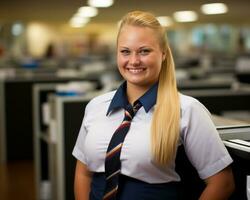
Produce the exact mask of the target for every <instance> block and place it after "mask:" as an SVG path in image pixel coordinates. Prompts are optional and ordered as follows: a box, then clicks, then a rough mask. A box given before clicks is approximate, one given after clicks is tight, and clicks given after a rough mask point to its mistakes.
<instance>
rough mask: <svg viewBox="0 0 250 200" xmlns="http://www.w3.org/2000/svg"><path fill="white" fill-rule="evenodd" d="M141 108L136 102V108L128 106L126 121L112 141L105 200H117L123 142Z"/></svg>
mask: <svg viewBox="0 0 250 200" xmlns="http://www.w3.org/2000/svg"><path fill="white" fill-rule="evenodd" d="M141 106H142V105H141V103H140V102H139V101H137V102H135V103H134V106H131V105H130V104H128V105H127V107H126V109H125V116H124V119H123V121H122V123H121V125H120V126H119V127H118V128H117V129H116V131H115V132H114V134H113V136H112V138H111V140H110V143H109V146H108V149H107V153H106V158H105V175H106V187H105V191H104V196H103V200H115V199H116V194H117V191H118V181H119V175H120V172H121V161H120V155H121V149H122V145H123V141H124V139H125V137H126V135H127V133H128V131H129V128H130V124H131V121H132V119H133V117H134V116H135V114H136V112H137V111H138V110H139V109H140V107H141Z"/></svg>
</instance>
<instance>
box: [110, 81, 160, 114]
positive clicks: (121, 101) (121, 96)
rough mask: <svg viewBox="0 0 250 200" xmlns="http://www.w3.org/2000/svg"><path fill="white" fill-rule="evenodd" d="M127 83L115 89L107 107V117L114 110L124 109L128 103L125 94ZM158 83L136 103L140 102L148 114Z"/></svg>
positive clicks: (153, 103) (154, 101)
mask: <svg viewBox="0 0 250 200" xmlns="http://www.w3.org/2000/svg"><path fill="white" fill-rule="evenodd" d="M126 88H127V82H126V81H124V82H123V83H122V84H121V85H120V87H119V88H118V89H117V91H116V93H115V95H114V97H113V98H112V100H111V103H110V105H109V108H108V111H107V115H108V114H109V113H110V112H111V111H114V110H116V109H119V108H125V107H126V106H127V105H128V104H129V102H128V99H127V94H126ZM157 89H158V83H155V84H154V85H153V86H152V87H151V88H150V89H149V90H148V91H147V92H146V93H145V94H144V95H142V96H141V97H140V98H139V99H138V101H140V102H141V104H142V106H143V107H144V109H145V111H146V112H148V111H149V110H150V109H151V108H152V107H153V106H154V105H155V104H156V99H157Z"/></svg>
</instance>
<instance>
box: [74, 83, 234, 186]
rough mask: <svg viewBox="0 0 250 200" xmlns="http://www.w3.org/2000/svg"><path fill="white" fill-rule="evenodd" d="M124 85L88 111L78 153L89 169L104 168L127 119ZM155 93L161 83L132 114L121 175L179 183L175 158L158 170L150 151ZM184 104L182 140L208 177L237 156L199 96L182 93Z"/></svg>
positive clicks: (94, 102)
mask: <svg viewBox="0 0 250 200" xmlns="http://www.w3.org/2000/svg"><path fill="white" fill-rule="evenodd" d="M124 85H125V83H124V84H123V85H122V86H121V87H120V88H119V89H118V90H117V91H113V92H109V93H106V94H104V95H101V96H98V97H95V98H94V99H92V100H91V101H90V102H89V104H88V105H87V107H86V109H85V115H84V119H83V122H82V125H81V129H80V132H79V135H78V138H77V142H76V145H75V147H74V150H73V155H74V156H75V157H76V158H77V159H78V160H80V161H81V162H82V163H84V164H86V165H87V167H88V168H89V170H90V171H93V172H104V163H105V154H106V151H107V148H108V145H109V142H110V139H111V137H112V135H113V133H114V132H115V130H116V128H117V127H118V126H119V125H120V123H121V122H122V120H123V117H124V109H123V108H121V107H119V105H122V104H125V103H127V100H126V99H125V100H124V93H125V92H124V87H126V86H124ZM156 96H157V85H155V86H154V87H152V88H151V89H150V90H149V91H148V92H147V93H146V94H144V95H143V97H141V98H140V99H139V100H141V102H142V104H143V107H142V108H140V109H139V111H138V112H137V113H136V115H135V117H134V118H133V121H132V123H131V127H130V130H129V132H128V133H127V136H126V138H125V140H124V143H123V147H122V150H121V156H120V159H121V173H122V174H124V175H127V176H130V177H133V178H136V179H139V180H142V181H145V182H148V183H165V182H171V181H180V177H179V175H178V174H177V173H176V171H175V163H174V162H173V163H170V164H169V165H168V166H166V167H160V168H159V167H158V166H157V165H155V164H154V162H153V159H152V155H151V152H150V126H151V120H152V114H153V112H154V104H155V100H156ZM119 98H120V99H119ZM122 98H123V99H122ZM121 99H122V100H121ZM180 103H181V122H180V138H181V139H180V140H181V141H180V143H182V144H183V145H184V148H185V151H186V154H187V157H188V158H189V160H190V162H191V163H192V164H193V166H194V167H195V168H196V170H197V172H198V174H199V176H200V177H201V178H202V179H205V178H207V177H209V176H212V175H214V174H216V173H217V172H219V171H220V170H222V169H224V168H225V167H226V166H228V165H229V164H230V163H231V162H232V159H231V157H230V155H229V153H228V152H227V150H226V148H225V146H224V145H223V143H222V141H221V139H220V137H219V134H218V132H217V130H216V128H215V126H214V124H213V122H212V120H211V118H210V114H209V112H208V111H207V109H206V108H205V107H204V106H203V105H202V104H201V103H200V102H199V101H198V100H196V99H194V98H192V97H189V96H186V95H182V94H180ZM117 105H118V106H117ZM107 113H108V114H107Z"/></svg>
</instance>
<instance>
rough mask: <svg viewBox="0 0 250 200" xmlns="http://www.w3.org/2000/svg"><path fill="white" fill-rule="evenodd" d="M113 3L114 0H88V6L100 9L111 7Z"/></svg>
mask: <svg viewBox="0 0 250 200" xmlns="http://www.w3.org/2000/svg"><path fill="white" fill-rule="evenodd" d="M113 3H114V1H113V0H88V5H90V6H93V7H100V8H106V7H110V6H112V5H113Z"/></svg>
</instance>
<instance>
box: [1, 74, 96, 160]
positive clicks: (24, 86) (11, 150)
mask: <svg viewBox="0 0 250 200" xmlns="http://www.w3.org/2000/svg"><path fill="white" fill-rule="evenodd" d="M83 80H88V81H94V82H96V83H97V87H100V82H99V80H98V77H84V78H81V77H80V78H73V77H67V78H62V77H56V76H53V77H33V76H31V77H15V78H7V79H1V80H0V94H1V96H0V108H1V110H0V130H1V132H0V138H1V149H0V161H1V162H6V161H9V160H25V159H28V160H31V159H33V121H34V119H33V111H32V109H33V106H32V104H33V101H32V87H33V85H34V84H36V83H41V84H42V83H44V84H45V83H65V82H69V81H83Z"/></svg>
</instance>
